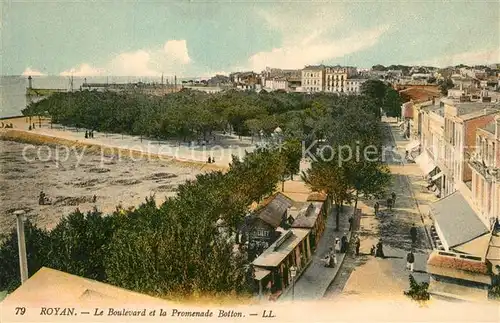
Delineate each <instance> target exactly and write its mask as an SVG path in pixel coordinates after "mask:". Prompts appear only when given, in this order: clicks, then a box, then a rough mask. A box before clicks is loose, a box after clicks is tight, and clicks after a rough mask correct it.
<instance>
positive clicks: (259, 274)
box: [254, 267, 271, 280]
mask: <svg viewBox="0 0 500 323" xmlns="http://www.w3.org/2000/svg"><path fill="white" fill-rule="evenodd" d="M254 269H255V279H256V280H262V279H263V278H265V277H266V276H267V275H269V274H270V273H271V271H270V270H267V269H264V268H259V267H254Z"/></svg>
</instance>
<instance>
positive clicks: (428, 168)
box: [415, 151, 436, 175]
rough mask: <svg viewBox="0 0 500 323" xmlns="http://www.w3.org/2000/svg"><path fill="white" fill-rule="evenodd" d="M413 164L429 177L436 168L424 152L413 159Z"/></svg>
mask: <svg viewBox="0 0 500 323" xmlns="http://www.w3.org/2000/svg"><path fill="white" fill-rule="evenodd" d="M415 162H416V163H417V164H418V166H419V167H420V169H421V170H422V171H423V172H424V174H425V175H429V173H430V172H432V171H433V170H434V169H435V168H436V164H435V163H434V161H433V160H432V159H431V157H430V156H429V154H427V153H426V152H425V151H424V152H423V153H421V154H420V155H418V156H417V158H415Z"/></svg>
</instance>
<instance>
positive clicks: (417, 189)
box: [325, 122, 435, 300]
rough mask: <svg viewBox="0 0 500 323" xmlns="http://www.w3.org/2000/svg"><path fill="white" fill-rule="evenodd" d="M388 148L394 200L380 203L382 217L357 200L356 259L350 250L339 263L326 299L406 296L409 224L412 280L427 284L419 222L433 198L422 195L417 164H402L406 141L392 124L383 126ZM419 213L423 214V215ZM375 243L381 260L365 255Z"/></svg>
mask: <svg viewBox="0 0 500 323" xmlns="http://www.w3.org/2000/svg"><path fill="white" fill-rule="evenodd" d="M384 126H385V127H386V129H387V134H388V136H387V144H386V145H387V146H395V147H396V148H397V152H396V153H394V152H390V151H388V152H387V153H386V157H385V158H386V159H385V161H386V163H387V164H388V165H389V168H390V169H391V173H392V186H391V188H390V191H393V192H395V193H396V202H395V206H394V208H393V210H392V211H389V210H388V209H386V208H385V203H380V204H381V209H380V210H381V212H380V213H381V214H380V215H379V216H377V217H375V216H374V212H373V205H374V203H375V201H373V200H371V201H370V200H363V201H361V203H359V204H360V206H358V207H359V208H361V210H362V217H361V223H360V224H361V226H360V229H359V231H358V234H359V237H360V240H361V249H360V256H358V257H356V256H354V252H353V251H352V250H351V251H350V255H348V256H347V257H346V259H345V261H344V264H343V267H342V269H341V270H340V273H339V274H338V275H337V277H336V279H335V281H334V282H333V283H332V284H331V285H330V286H329V288H328V290H327V292H326V294H325V298H327V299H330V300H336V299H339V298H342V299H345V298H349V299H350V298H354V299H371V298H377V299H379V298H386V299H395V298H399V297H405V296H404V295H403V291H405V290H406V289H407V288H408V286H409V278H408V277H409V274H410V272H409V271H408V270H406V269H405V266H406V254H407V253H408V251H409V250H410V249H412V246H411V240H410V228H411V226H412V225H413V224H414V225H415V226H416V227H417V230H418V240H417V244H416V245H415V246H413V250H414V253H415V268H414V273H413V276H414V277H415V279H416V280H417V281H427V280H428V275H427V273H426V261H427V257H428V254H429V251H430V243H429V241H428V239H427V234H426V231H425V227H424V224H425V225H427V224H428V221H429V219H427V217H426V213H425V212H427V209H426V205H427V204H429V203H430V202H432V201H434V200H435V197H434V196H432V194H429V193H428V192H426V189H425V185H426V184H425V181H424V180H423V178H422V176H421V171H420V169H419V168H418V166H417V165H416V164H405V163H401V161H402V159H401V158H400V156H401V154H403V155H404V151H405V145H406V143H407V141H406V140H404V138H403V137H402V136H401V133H400V130H399V128H398V127H397V126H396V124H395V123H389V122H385V123H384ZM421 213H422V214H424V215H422V214H421ZM379 240H381V241H382V243H383V245H384V254H385V258H384V259H381V258H375V257H373V256H371V255H370V249H371V247H372V246H373V245H375V244H376V243H377V242H378V241H379Z"/></svg>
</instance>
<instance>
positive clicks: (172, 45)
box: [163, 40, 191, 64]
mask: <svg viewBox="0 0 500 323" xmlns="http://www.w3.org/2000/svg"><path fill="white" fill-rule="evenodd" d="M163 50H164V52H165V55H166V56H167V58H169V59H170V60H172V61H175V62H178V63H180V64H188V63H189V62H191V58H190V57H189V54H188V49H187V43H186V41H185V40H169V41H167V42H166V43H165V46H163Z"/></svg>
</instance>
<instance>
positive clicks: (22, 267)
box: [14, 210, 28, 284]
mask: <svg viewBox="0 0 500 323" xmlns="http://www.w3.org/2000/svg"><path fill="white" fill-rule="evenodd" d="M24 213H25V212H24V210H17V211H15V212H14V215H15V216H16V217H17V245H18V248H19V271H20V273H21V284H24V282H25V281H26V280H27V279H28V261H27V258H26V242H25V239H24Z"/></svg>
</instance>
